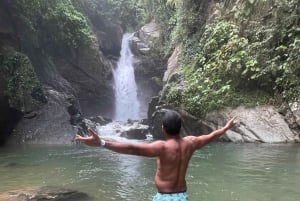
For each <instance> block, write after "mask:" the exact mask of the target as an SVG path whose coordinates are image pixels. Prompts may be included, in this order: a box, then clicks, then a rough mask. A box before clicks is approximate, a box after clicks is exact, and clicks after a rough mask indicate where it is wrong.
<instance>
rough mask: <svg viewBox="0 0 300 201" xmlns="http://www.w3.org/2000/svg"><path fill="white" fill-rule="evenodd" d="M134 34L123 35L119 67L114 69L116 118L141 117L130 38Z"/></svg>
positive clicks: (120, 119) (118, 119)
mask: <svg viewBox="0 0 300 201" xmlns="http://www.w3.org/2000/svg"><path fill="white" fill-rule="evenodd" d="M131 37H132V34H129V33H126V34H124V35H123V39H122V48H121V56H120V59H119V61H118V66H117V68H116V69H115V70H114V71H113V75H114V82H115V83H114V84H115V99H116V103H115V104H116V109H115V115H114V120H116V121H126V120H127V119H140V116H139V107H140V103H139V101H138V98H137V86H136V82H135V77H134V69H133V59H134V58H133V54H132V52H131V50H130V46H129V40H130V38H131Z"/></svg>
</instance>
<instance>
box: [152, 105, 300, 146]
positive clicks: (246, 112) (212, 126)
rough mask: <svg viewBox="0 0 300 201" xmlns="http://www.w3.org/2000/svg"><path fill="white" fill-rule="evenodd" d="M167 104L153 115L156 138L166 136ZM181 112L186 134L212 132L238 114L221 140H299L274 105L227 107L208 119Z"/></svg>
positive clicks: (195, 134)
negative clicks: (164, 130) (163, 130)
mask: <svg viewBox="0 0 300 201" xmlns="http://www.w3.org/2000/svg"><path fill="white" fill-rule="evenodd" d="M164 107H165V106H157V108H156V110H155V112H154V113H153V114H152V117H151V118H152V121H151V122H152V123H151V124H150V129H151V134H152V135H153V138H154V139H164V136H163V134H162V132H161V124H162V118H163V115H164V113H165V111H166V108H164ZM179 113H180V114H181V116H182V119H183V124H182V129H181V135H182V136H186V135H194V136H199V135H202V134H208V133H210V132H212V131H214V130H216V129H219V128H221V127H223V126H224V125H225V124H226V122H227V121H228V120H229V119H230V118H232V117H234V116H237V117H238V120H239V123H238V124H237V125H236V126H235V127H234V128H232V129H231V130H228V131H227V132H226V134H225V135H223V136H222V137H220V138H219V140H223V141H229V142H263V143H287V142H296V141H298V140H299V134H298V135H297V134H295V133H294V132H293V131H292V130H291V129H290V128H289V125H288V123H287V122H286V121H285V120H284V116H282V115H280V114H279V113H278V111H277V110H276V109H275V108H274V107H273V106H257V107H253V108H245V107H238V108H235V109H232V108H227V109H224V110H220V111H215V112H211V113H209V114H208V115H207V116H206V118H205V119H199V118H197V117H194V116H193V115H191V114H189V113H187V112H186V111H184V110H180V111H179Z"/></svg>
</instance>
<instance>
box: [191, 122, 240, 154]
mask: <svg viewBox="0 0 300 201" xmlns="http://www.w3.org/2000/svg"><path fill="white" fill-rule="evenodd" d="M236 123H237V121H236V117H233V118H232V119H230V120H229V121H228V122H227V123H226V125H225V126H224V127H222V128H220V129H217V130H215V131H213V132H211V133H209V134H207V135H201V136H198V137H192V140H193V142H194V145H195V149H200V148H201V147H203V146H204V145H206V144H208V143H210V142H212V141H213V140H215V139H217V138H219V137H220V136H221V135H223V134H224V133H225V132H226V131H227V130H229V129H231V128H232V127H233V126H235V124H236Z"/></svg>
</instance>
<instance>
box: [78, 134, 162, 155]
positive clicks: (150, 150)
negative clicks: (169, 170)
mask: <svg viewBox="0 0 300 201" xmlns="http://www.w3.org/2000/svg"><path fill="white" fill-rule="evenodd" d="M88 131H89V133H90V134H91V135H90V136H88V137H82V136H80V135H76V137H75V140H78V141H80V142H82V143H84V144H86V145H88V146H92V147H100V145H101V141H104V140H103V139H101V138H100V137H99V136H98V135H97V133H96V132H95V131H94V130H92V129H88ZM105 148H106V149H109V150H111V151H114V152H117V153H122V154H130V155H138V156H145V157H157V156H159V154H161V153H162V150H163V148H164V142H163V141H155V142H152V143H149V144H142V143H140V144H131V143H126V142H113V141H105Z"/></svg>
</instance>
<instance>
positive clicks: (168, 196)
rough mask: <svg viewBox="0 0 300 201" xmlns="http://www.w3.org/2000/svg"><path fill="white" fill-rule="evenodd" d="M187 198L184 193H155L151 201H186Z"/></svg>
mask: <svg viewBox="0 0 300 201" xmlns="http://www.w3.org/2000/svg"><path fill="white" fill-rule="evenodd" d="M187 200H188V196H187V194H186V192H178V193H156V195H155V196H154V197H153V201H187Z"/></svg>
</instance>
